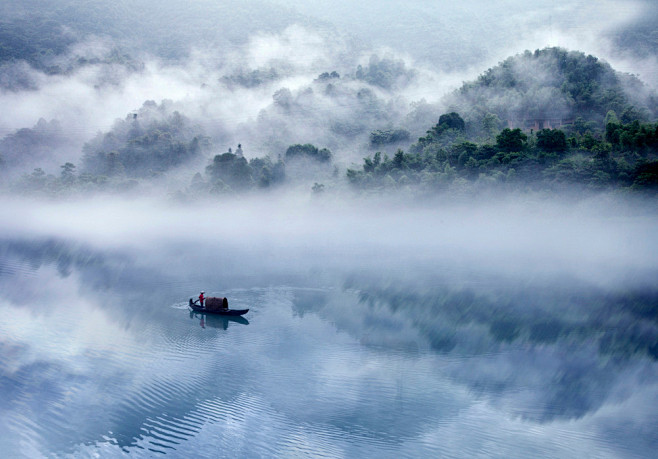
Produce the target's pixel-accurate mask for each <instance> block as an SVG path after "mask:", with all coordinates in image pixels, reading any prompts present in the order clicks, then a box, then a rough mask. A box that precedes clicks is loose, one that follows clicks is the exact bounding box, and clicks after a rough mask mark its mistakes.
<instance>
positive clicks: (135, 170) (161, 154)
mask: <svg viewBox="0 0 658 459" xmlns="http://www.w3.org/2000/svg"><path fill="white" fill-rule="evenodd" d="M208 146H209V139H207V138H206V137H204V136H203V134H202V133H201V131H200V129H199V128H196V127H195V126H193V125H191V123H190V121H189V120H188V119H187V118H186V117H185V116H183V115H181V114H180V113H179V112H177V111H173V112H171V113H169V110H168V109H167V103H163V104H162V105H160V106H158V105H157V104H156V103H155V102H151V101H149V102H146V103H144V106H143V107H142V108H141V109H140V110H139V111H138V112H137V113H134V114H131V115H128V116H127V117H126V119H125V120H123V121H117V122H116V123H115V125H114V128H113V129H112V131H111V132H108V133H106V134H99V135H98V136H97V137H96V138H95V139H93V140H92V141H90V142H88V143H87V144H86V145H85V146H84V148H83V153H84V156H83V169H84V171H85V172H88V173H91V174H94V175H106V176H108V177H113V176H121V175H124V174H125V175H126V176H127V177H131V178H137V177H144V176H149V175H154V174H160V173H163V172H166V171H167V170H169V169H172V168H174V167H177V166H180V165H181V164H183V163H185V162H187V161H189V160H190V159H192V158H195V157H197V156H198V155H200V154H201V152H202V150H203V149H204V148H206V147H208Z"/></svg>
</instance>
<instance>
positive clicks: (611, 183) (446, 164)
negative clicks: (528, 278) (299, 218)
mask: <svg viewBox="0 0 658 459" xmlns="http://www.w3.org/2000/svg"><path fill="white" fill-rule="evenodd" d="M449 115H450V119H455V120H456V119H460V118H457V117H458V116H459V115H457V114H456V113H451V114H449ZM447 119H448V118H447V117H446V118H444V117H442V120H441V121H439V123H438V124H437V125H436V126H434V127H433V128H432V129H431V130H429V131H428V132H427V134H426V136H425V137H421V138H420V139H419V140H418V142H417V143H416V144H414V145H412V146H411V149H410V150H411V153H405V152H404V151H402V150H398V152H397V153H396V154H395V155H394V156H393V158H389V157H388V155H383V156H382V154H381V153H379V152H378V153H376V154H375V155H374V156H372V157H368V158H365V159H364V162H363V165H362V166H361V168H360V169H348V171H347V178H348V179H349V181H350V183H351V184H352V185H354V186H355V187H357V188H361V189H364V188H374V189H400V188H413V189H414V190H416V191H419V192H427V193H432V192H437V191H442V190H443V191H445V190H448V189H455V188H457V189H461V190H466V189H469V188H470V189H476V188H478V187H503V188H507V189H519V188H521V189H527V188H531V189H552V190H557V189H560V188H562V187H563V186H565V185H568V186H569V185H570V186H585V187H588V188H590V189H603V188H612V187H630V188H633V189H646V188H651V189H655V188H656V185H657V184H658V175H656V169H657V165H658V123H640V122H639V121H638V120H635V121H633V122H632V123H629V124H624V123H622V122H620V121H617V118H616V116H615V114H614V113H613V112H610V113H609V115H608V119H609V120H610V122H609V123H608V124H607V126H606V131H605V133H602V132H598V131H596V132H594V133H592V132H590V131H586V132H585V133H584V134H580V133H579V132H577V131H576V130H575V129H574V128H573V127H572V126H571V127H569V128H565V129H566V132H565V131H563V130H558V129H542V130H540V131H538V132H536V133H534V132H528V133H525V132H523V131H522V130H521V129H519V128H515V129H510V128H505V129H503V130H502V131H500V132H499V134H498V135H497V136H496V142H495V143H487V142H477V143H476V142H474V141H472V140H469V139H467V137H466V134H465V133H464V132H463V131H461V130H460V129H459V128H460V127H461V123H457V124H456V126H457V127H456V128H449V127H447V126H446V120H447ZM567 134H569V135H570V136H569V137H568V138H567ZM604 137H605V138H604Z"/></svg>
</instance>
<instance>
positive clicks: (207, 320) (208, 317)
mask: <svg viewBox="0 0 658 459" xmlns="http://www.w3.org/2000/svg"><path fill="white" fill-rule="evenodd" d="M194 317H196V318H199V319H201V321H200V322H199V325H200V326H201V327H202V328H206V327H209V328H221V329H224V330H226V329H227V328H228V324H229V323H230V322H233V323H237V324H241V325H249V321H248V320H247V319H245V318H244V317H242V316H220V315H218V314H206V313H204V312H197V311H194V310H192V311H190V319H192V318H194Z"/></svg>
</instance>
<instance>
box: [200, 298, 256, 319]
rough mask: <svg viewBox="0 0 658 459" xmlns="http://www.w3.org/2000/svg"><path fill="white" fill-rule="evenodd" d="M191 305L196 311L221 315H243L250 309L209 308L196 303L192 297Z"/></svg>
mask: <svg viewBox="0 0 658 459" xmlns="http://www.w3.org/2000/svg"><path fill="white" fill-rule="evenodd" d="M189 306H190V308H192V310H193V311H194V312H201V313H203V314H218V315H220V316H241V315H243V314H246V313H248V312H249V309H228V308H226V309H214V310H208V309H206V308H202V307H201V306H199V305H198V304H194V302H192V299H190V304H189Z"/></svg>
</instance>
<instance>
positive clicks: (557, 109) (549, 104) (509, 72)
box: [450, 48, 658, 134]
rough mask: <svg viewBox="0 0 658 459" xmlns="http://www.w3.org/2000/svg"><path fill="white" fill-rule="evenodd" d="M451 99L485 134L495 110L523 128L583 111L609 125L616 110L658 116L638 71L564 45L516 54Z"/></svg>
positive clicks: (629, 115) (568, 119) (643, 117)
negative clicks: (614, 65) (608, 116)
mask: <svg viewBox="0 0 658 459" xmlns="http://www.w3.org/2000/svg"><path fill="white" fill-rule="evenodd" d="M450 103H451V104H452V106H453V107H455V108H456V109H457V111H459V113H461V114H462V115H463V116H464V118H465V119H466V120H467V121H468V122H470V128H471V130H473V132H477V133H479V134H483V131H484V130H485V127H486V126H484V125H483V124H485V123H486V121H485V120H486V117H487V116H492V115H495V116H496V117H498V119H499V120H502V121H506V122H508V123H510V124H518V125H517V126H514V127H521V128H524V127H526V126H525V123H531V122H534V121H538V122H540V123H543V122H547V121H550V122H552V123H554V124H567V123H573V122H574V121H575V120H576V119H577V118H579V117H580V118H582V119H583V120H585V121H586V122H591V123H593V124H594V125H596V127H598V128H603V127H604V121H605V116H606V114H607V113H608V112H609V111H611V110H612V111H614V112H615V113H618V114H619V115H620V117H621V118H622V120H623V121H624V122H629V121H632V120H634V119H638V120H640V121H651V120H654V119H655V118H656V117H658V99H656V97H655V94H653V93H651V91H650V90H649V89H648V88H647V87H646V86H644V85H643V84H642V82H641V81H640V80H639V79H638V78H637V77H635V76H633V75H628V74H622V73H620V72H616V71H615V70H613V69H612V67H610V65H609V64H607V63H605V62H602V61H601V60H599V59H597V58H596V57H594V56H591V55H585V54H584V53H581V52H577V51H567V50H565V49H562V48H546V49H542V50H536V51H535V52H530V51H526V52H525V53H523V54H519V55H516V56H513V57H510V58H508V59H506V60H504V61H503V62H501V63H500V64H499V65H498V66H496V67H493V68H490V69H489V70H487V71H486V72H484V73H483V74H482V75H480V76H479V77H478V78H477V80H475V81H473V82H469V83H465V84H464V85H463V86H462V87H461V88H460V89H459V90H458V91H457V92H455V93H454V94H452V96H451V97H450ZM624 118H625V119H624Z"/></svg>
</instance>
